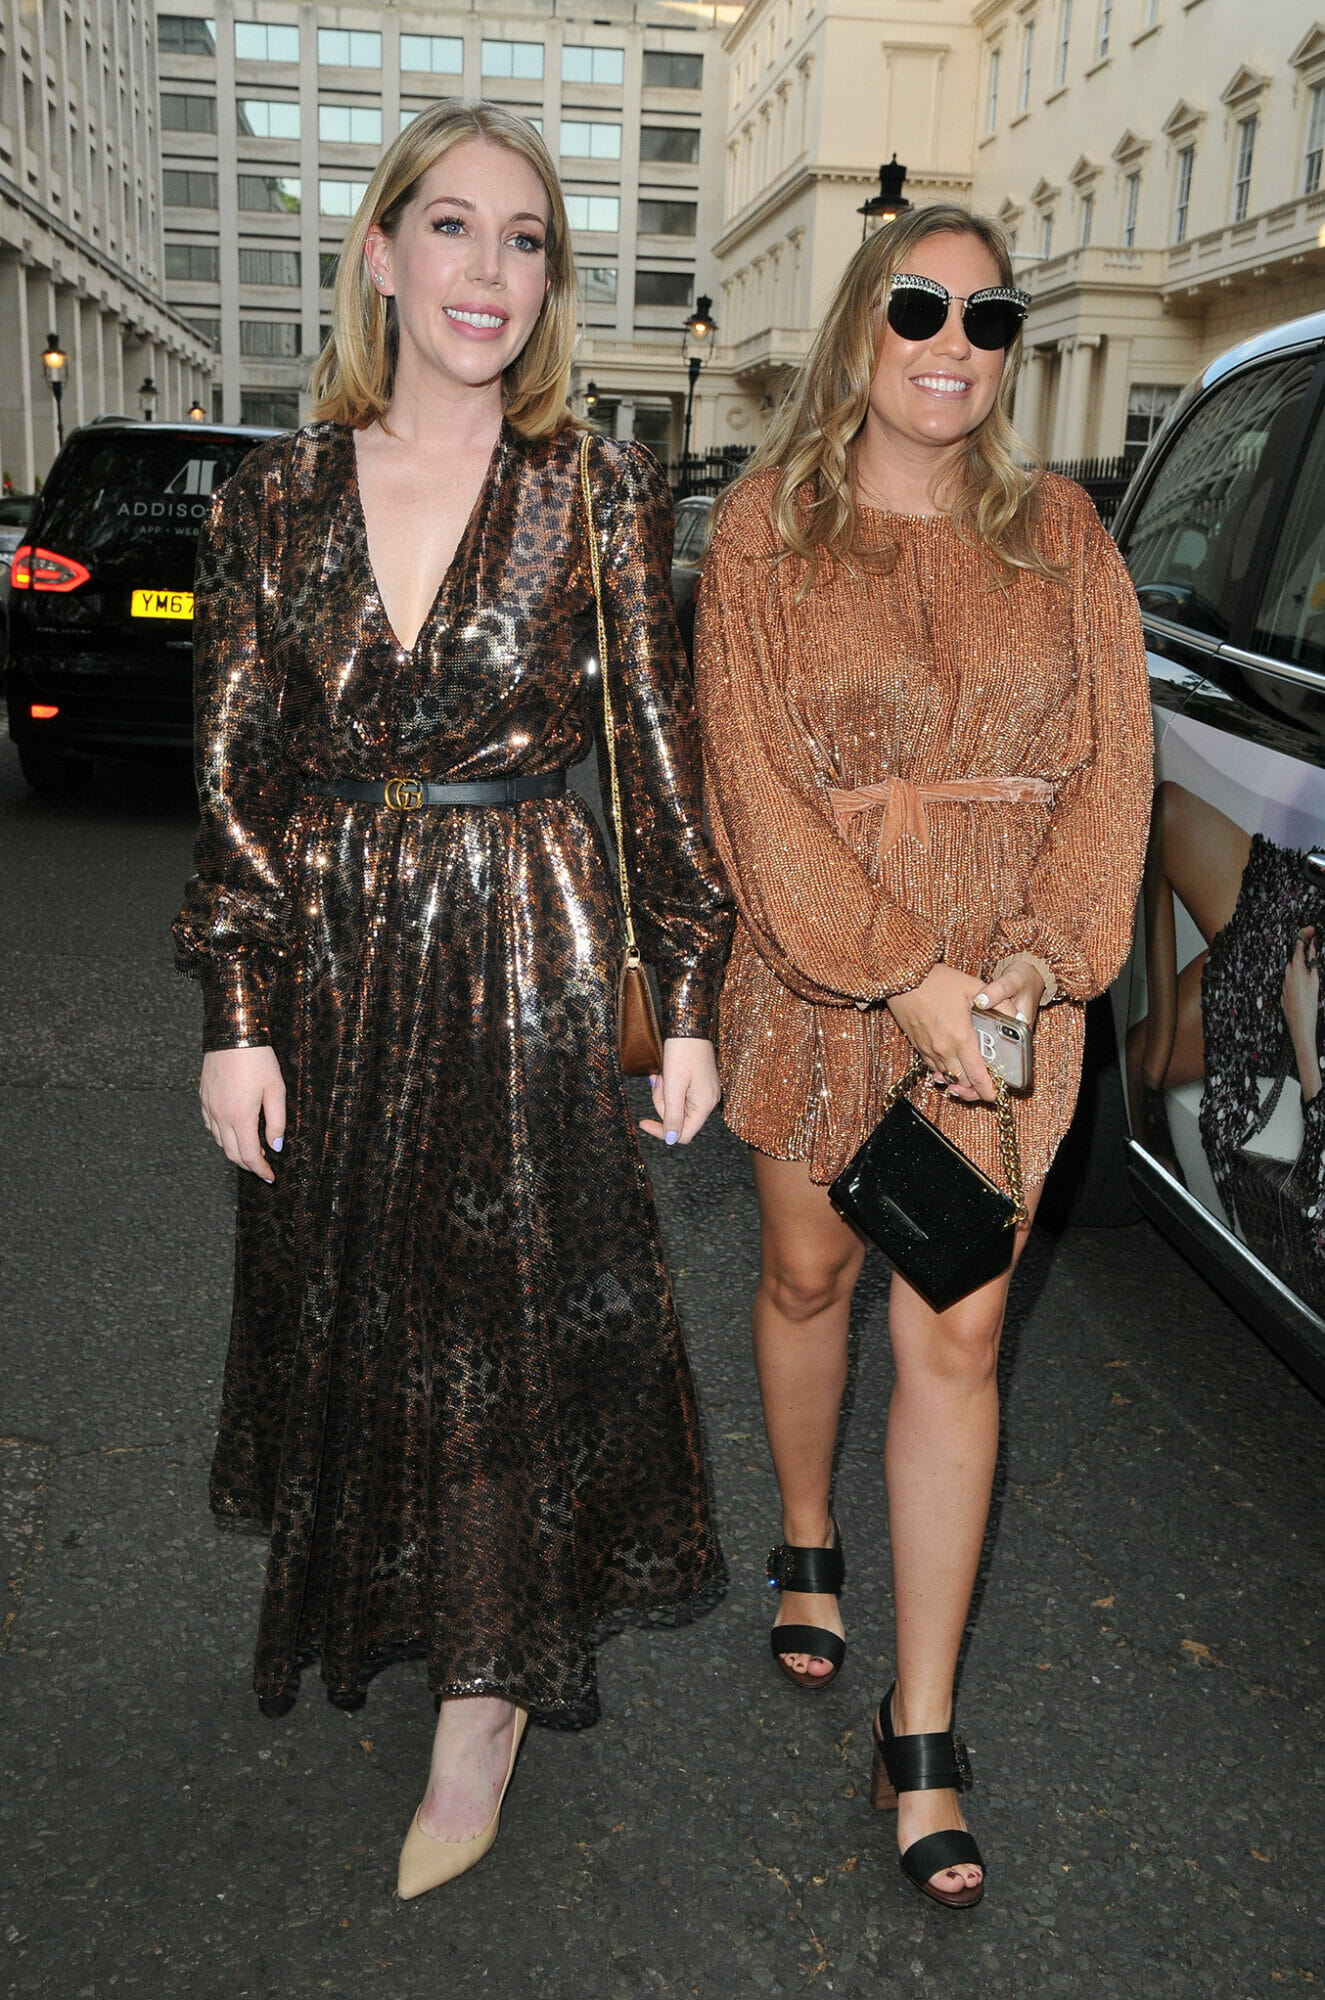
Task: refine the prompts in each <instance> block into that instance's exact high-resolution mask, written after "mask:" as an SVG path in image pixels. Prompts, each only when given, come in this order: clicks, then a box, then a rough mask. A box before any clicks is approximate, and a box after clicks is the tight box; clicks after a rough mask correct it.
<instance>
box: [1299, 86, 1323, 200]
mask: <svg viewBox="0 0 1325 2000" xmlns="http://www.w3.org/2000/svg"><path fill="white" fill-rule="evenodd" d="M1309 104H1310V109H1309V110H1308V112H1307V152H1306V158H1305V159H1304V160H1303V162H1302V192H1303V194H1315V193H1316V192H1317V190H1318V188H1319V187H1320V161H1321V154H1322V152H1325V83H1313V84H1312V86H1311V97H1310V100H1309Z"/></svg>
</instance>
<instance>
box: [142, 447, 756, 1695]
mask: <svg viewBox="0 0 1325 2000" xmlns="http://www.w3.org/2000/svg"><path fill="white" fill-rule="evenodd" d="M576 443H577V441H576V438H575V437H574V435H573V434H569V433H568V434H565V435H563V436H562V437H560V438H557V439H553V440H550V441H548V440H545V441H541V442H534V441H531V440H528V439H525V438H522V437H521V436H520V435H519V434H517V433H516V432H515V431H514V430H512V429H511V428H510V426H509V425H508V426H506V427H504V429H503V431H502V434H501V437H500V439H499V442H498V444H497V446H496V449H495V451H494V454H493V458H492V462H491V464H490V467H489V469H488V473H487V477H486V480H485V483H484V486H483V489H482V492H481V494H480V496H479V499H478V501H477V503H476V505H475V508H474V512H473V515H472V517H471V519H470V522H469V525H468V527H467V529H466V531H465V534H464V536H463V538H462V540H461V543H460V546H459V548H458V550H457V552H456V555H455V558H454V560H453V562H452V565H451V568H450V570H449V572H448V574H447V576H446V578H445V579H444V581H443V583H442V585H441V588H440V589H439V591H438V594H437V598H436V600H435V602H434V604H433V607H432V609H431V611H430V613H429V615H428V617H427V618H426V619H425V621H424V625H423V628H422V630H421V631H420V633H419V636H418V639H417V641H416V643H415V645H414V646H413V648H412V649H411V650H409V651H406V650H405V648H403V647H402V646H401V645H400V644H399V643H398V642H397V640H396V638H395V635H394V634H393V633H392V631H391V629H390V626H389V625H388V623H387V619H386V615H385V612H384V610H383V606H382V599H381V596H380V593H379V591H378V589H377V586H376V582H375V579H374V576H373V572H372V567H371V564H370V561H369V556H368V544H367V534H366V530H365V527H364V519H363V513H362V509H361V506H360V502H359V494H358V481H357V476H356V470H355V455H354V442H353V436H352V434H351V433H350V432H349V431H348V430H345V429H342V428H339V427H337V426H334V425H329V424H320V425H312V426H310V427H308V428H306V429H304V430H302V431H300V432H298V433H295V434H294V435H291V436H286V437H281V438H276V439H273V440H271V441H270V442H268V443H266V444H264V445H262V446H261V447H259V448H258V449H257V450H255V451H254V452H253V453H252V454H251V455H250V456H249V458H248V459H247V460H246V461H245V462H244V465H243V466H242V468H241V469H240V471H239V472H238V473H237V474H236V475H235V477H234V478H233V479H232V480H231V481H230V482H229V484H228V485H227V486H226V487H225V488H224V489H223V490H222V492H221V493H220V494H219V495H218V496H217V500H216V503H215V506H214V510H213V514H212V519H211V524H210V527H209V529H208V531H207V533H206V534H205V535H204V537H203V542H202V548H201V552H200V557H199V568H198V578H197V620H196V649H197V663H198V664H197V739H198V772H199V792H200V799H201V806H202V827H201V833H200V835H199V840H198V846H197V852H196V867H197V873H196V875H195V876H194V877H193V879H192V880H191V882H190V884H189V888H188V892H187V899H186V902H185V906H184V909H183V911H182V913H181V915H180V917H179V920H178V922H177V924H176V926H175V936H176V942H177V947H178V952H179V961H180V964H181V967H182V968H183V969H184V970H185V971H186V972H189V973H190V974H192V975H193V976H194V977H196V978H197V979H198V980H200V982H201V984H202V989H203V995H204V1003H205V1046H206V1047H207V1048H208V1049H231V1048H243V1047H255V1046H262V1045H270V1046H271V1047H272V1048H274V1049H275V1051H276V1053H277V1055H278V1057H279V1060H280V1064H281V1069H282V1073H283V1075H284V1078H285V1082H286V1087H287V1093H288V1112H287V1115H288V1128H287V1136H286V1140H285V1145H284V1149H283V1151H282V1152H281V1154H280V1155H279V1156H277V1157H275V1158H274V1160H273V1165H274V1167H275V1171H276V1182H275V1185H274V1186H272V1187H269V1186H267V1185H266V1184H265V1183H263V1182H261V1181H259V1180H258V1179H257V1178H256V1177H255V1176H253V1175H250V1174H247V1173H241V1174H240V1175H239V1177H238V1179H239V1212H238V1234H237V1255H236V1267H235V1290H234V1318H233V1325H232V1329H231V1339H230V1349H229V1355H228V1359H227V1362H226V1369H225V1381H224V1389H223V1394H222V1404H221V1416H220V1427H219V1440H218V1444H217V1449H216V1456H215V1462H214V1465H213V1469H212V1482H211V1503H212V1507H213V1510H214V1512H215V1513H216V1514H217V1515H218V1516H219V1517H220V1518H221V1519H222V1520H224V1521H227V1522H232V1523H236V1524H238V1523H252V1524H256V1525H258V1526H260V1527H261V1528H263V1529H265V1530H267V1531H268V1532H269V1534H270V1538H271V1554H270V1560H269V1563H268V1567H267V1579H266V1587H265V1591H264V1596H263V1603H262V1612H261V1621H260V1628H259V1636H258V1646H257V1666H256V1674H255V1687H256V1689H257V1692H258V1694H259V1696H260V1697H261V1698H262V1700H263V1702H264V1705H266V1706H268V1707H270V1708H274V1709H280V1708H281V1707H282V1706H284V1705H288V1703H289V1701H290V1700H292V1699H293V1695H294V1691H295V1688H296V1685H297V1680H298V1675H299V1672H300V1669H301V1668H302V1667H303V1666H305V1665H307V1664H308V1663H309V1662H311V1661H312V1660H314V1659H318V1660H320V1663H321V1673H322V1678H323V1680H324V1681H325V1683H326V1685H327V1689H328V1692H329V1694H330V1696H331V1699H332V1700H333V1701H335V1702H337V1703H339V1704H342V1705H346V1706H350V1705H354V1704H355V1703H357V1701H358V1700H360V1699H361V1698H362V1694H363V1692H364V1689H365V1686H366V1683H367V1681H368V1679H369V1677H370V1676H371V1675H372V1674H373V1673H374V1672H375V1671H376V1670H377V1669H378V1668H379V1667H381V1666H382V1665H384V1664H385V1663H386V1662H388V1661H390V1660H394V1659H400V1658H403V1657H412V1656H423V1657H426V1659H427V1662H428V1678H429V1683H430V1685H431V1687H432V1688H433V1690H434V1692H437V1693H441V1694H467V1693H469V1694H475V1693H484V1694H494V1695H502V1696H506V1697H508V1698H512V1699H515V1700H517V1701H520V1702H523V1703H526V1704H527V1705H528V1707H529V1709H530V1712H531V1714H532V1716H533V1717H534V1718H535V1719H536V1720H540V1721H542V1722H544V1723H548V1724H552V1725H554V1726H559V1727H566V1728H573V1727H579V1726H582V1725H584V1724H586V1723H589V1722H592V1721H593V1720H594V1718H595V1716H596V1714H597V1694H596V1684H595V1674H594V1649H595V1644H596V1641H597V1639H598V1638H599V1637H601V1636H602V1634H603V1632H604V1631H606V1630H608V1629H611V1628H612V1627H613V1626H615V1625H617V1624H620V1623H623V1622H626V1621H628V1620H630V1619H637V1618H658V1617H662V1618H666V1619H670V1620H679V1619H683V1618H685V1617H687V1616H690V1615H693V1614H694V1613H695V1612H697V1611H699V1610H702V1609H704V1608H706V1607H707V1605H708V1604H710V1603H711V1602H713V1601H714V1600H715V1599H716V1598H717V1596H718V1595H719V1594H720V1592H721V1588H722V1582H723V1569H722V1558H721V1554H720V1552H719V1549H718V1546H717V1542H716V1538H715V1535H714V1531H713V1527H712V1523H711V1520H710V1513H709V1500H708V1490H707V1481H706V1474H705V1466H704V1459H703V1452H702V1446H701V1439H700V1431H699V1423H698V1418H697V1412H696V1405H695V1396H694V1388H693V1384H692V1382H691V1378H690V1372H689V1367H688V1364H687V1361H686V1356H685V1350H684V1346H683V1344H682V1339H681V1334H680V1329H679V1327H678V1324H677V1320H676V1314H675V1310H674V1307H673V1303H672V1296H671V1291H670V1288H669V1285H668V1280H667V1274H666V1270H665V1268H664V1263H663V1253H662V1246H661V1242H660V1239H659V1233H658V1225H657V1220H656V1216H655V1212H654V1206H653V1200H652V1196H651V1193H650V1189H649V1185H648V1181H647V1178H646V1176H645V1172H644V1167H643V1163H642V1160H641V1156H640V1149H639V1144H638V1141H637V1139H636V1136H635V1131H634V1126H633V1123H632V1116H631V1111H630V1106H629V1103H628V1101H627V1097H626V1093H625V1089H624V1086H623V1083H622V1079H621V1075H620V1072H619V1069H618V1065H617V1060H616V1052H615V1023H614V1013H615V976H616V971H617V968H618V966H619V963H620V957H621V948H622V947H621V929H620V918H619V916H618V913H617V910H616V906H615V902H614V896H613V889H612V882H611V873H610V868H609V863H608V858H607V854H606V851H605V848H604V844H603V841H602V838H601V836H600V834H599V832H598V828H597V825H596V822H595V821H594V819H593V817H592V815H591V813H590V811H589V809H588V808H587V806H585V804H584V803H583V802H582V801H581V800H580V798H579V797H578V796H576V795H575V793H573V792H568V793H566V794H565V795H564V796H560V797H553V798H549V799H534V800H527V801H525V802H523V803H521V804H518V805H514V806H500V807H490V808H488V807H484V808H478V809H475V808H441V809H429V808H425V809H423V810H418V811H412V812H398V811H392V810H390V809H389V808H387V807H385V806H376V805H369V804H359V803H350V802H346V801H342V800H337V799H332V798H326V797H320V796H314V795H311V794H310V792H309V790H308V787H309V784H310V783H313V782H327V781H331V780H335V779H342V780H347V779H350V780H357V779H372V780H379V779H383V778H387V777H391V776H395V775H408V776H411V777H417V778H424V779H429V780H433V781H439V782H444V781H456V780H462V779H483V778H495V777H502V776H506V775H509V774H516V773H519V774H526V775H534V774H539V773H545V772H550V771H557V770H560V769H562V768H563V767H566V766H569V765H571V764H574V763H575V762H576V761H577V760H578V759H579V758H580V757H581V756H582V755H584V754H587V751H588V749H589V747H590V743H591V739H592V736H593V734H594V733H595V731H594V713H595V701H594V690H595V688H596V686H597V683H596V682H590V683H589V684H588V685H587V686H586V682H585V676H584V673H583V671H582V667H581V664H580V662H581V660H582V657H583V655H582V652H581V650H580V648H579V646H578V644H577V637H578V633H579V631H580V630H581V629H582V628H581V626H580V624H579V620H580V619H581V617H582V615H583V614H585V613H587V612H588V611H589V609H590V607H591V604H592V594H591V593H592V584H591V578H590V570H589V562H588V553H587V545H586V539H585V532H584V528H583V523H582V516H581V512H580V501H579V492H578V480H577V449H576ZM592 470H593V478H594V485H595V494H596V509H597V516H598V520H597V527H598V534H599V536H600V540H601V544H602V566H603V579H604V594H605V603H606V610H607V618H608V631H609V636H610V640H611V647H612V660H611V666H612V673H613V692H614V696H615V704H616V708H617V736H618V759H619V764H620V773H621V785H622V792H623V798H624V806H625V821H626V827H627V859H628V863H629V867H630V872H631V881H632V889H633V892H634V900H635V902H636V905H637V911H636V923H637V929H638V931H639V933H640V942H641V946H642V948H643V949H644V951H645V954H646V956H647V957H649V958H650V959H651V960H652V962H653V964H654V967H655V969H656V971H657V973H658V978H659V987H660V994H661V1000H662V1012H663V1027H664V1032H665V1033H668V1034H673V1035H702V1036H707V1035H710V1034H711V1033H712V1029H713V1019H714V1010H715V1004H716V995H717V989H718V985H719V982H720V979H721V974H722V969H723V964H724V961H725V957H726V952H727V947H728V942H729V932H730V920H731V919H730V910H729V906H728V902H727V898H726V894H725V891H724V888H723V886H722V881H721V877H720V874H719V872H718V870H717V868H716V866H715V863H714V860H713V857H712V854H711V851H710V849H709V847H708V844H707V841H706V838H705V835H704V831H703V825H702V817H701V812H700V807H699V781H698V751H697V741H696V733H695V725H694V720H693V710H692V697H691V693H690V688H689V683H688V677H687V675H686V673H685V669H684V656H683V655H682V654H681V652H680V649H679V645H678V642H677V638H676V628H675V623H674V620H673V616H672V607H671V597H670V590H669V562H670V521H671V510H670V501H669V499H668V496H667V489H666V487H665V485H664V483H663V481H662V478H661V474H660V473H659V471H658V468H657V467H656V465H655V463H654V461H653V460H652V459H651V458H650V456H649V455H648V453H646V452H645V451H643V450H642V449H641V448H639V447H637V446H633V445H624V446H621V445H615V444H610V443H607V442H602V443H599V444H596V445H595V447H594V451H593V455H592ZM599 748H600V756H601V749H602V746H601V744H600V746H599Z"/></svg>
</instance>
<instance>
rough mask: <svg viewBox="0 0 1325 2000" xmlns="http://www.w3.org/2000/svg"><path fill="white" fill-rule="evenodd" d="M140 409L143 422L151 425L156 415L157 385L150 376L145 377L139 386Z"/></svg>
mask: <svg viewBox="0 0 1325 2000" xmlns="http://www.w3.org/2000/svg"><path fill="white" fill-rule="evenodd" d="M138 407H139V408H140V409H141V411H142V413H143V422H144V423H145V424H150V423H151V421H152V419H153V417H154V416H155V415H156V383H155V382H154V381H153V380H152V378H151V376H150V375H144V377H143V379H142V381H141V382H140V383H139V385H138Z"/></svg>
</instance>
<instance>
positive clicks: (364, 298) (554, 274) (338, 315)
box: [312, 103, 579, 438]
mask: <svg viewBox="0 0 1325 2000" xmlns="http://www.w3.org/2000/svg"><path fill="white" fill-rule="evenodd" d="M466 139H486V140H487V141H488V143H489V144H490V145H494V146H504V147H506V149H507V150H508V151H509V152H512V153H519V154H520V155H521V156H522V157H523V158H524V159H526V160H528V162H529V164H530V166H531V167H532V168H533V169H534V172H535V173H536V174H537V175H538V178H539V180H540V181H541V182H542V184H543V190H544V193H545V194H546V195H547V200H548V229H547V241H546V245H545V254H546V257H547V274H548V277H549V278H550V279H551V280H552V283H551V287H550V289H549V291H548V294H547V297H546V299H545V300H544V302H543V309H542V311H541V312H540V314H539V316H538V320H537V323H536V325H535V327H534V330H533V332H532V334H531V335H530V336H529V339H528V340H527V341H526V343H525V345H524V347H523V348H522V349H521V351H520V353H519V354H518V355H517V356H516V358H515V360H514V361H513V362H512V363H511V365H510V367H509V368H508V369H507V370H506V375H505V379H504V381H503V384H502V398H503V402H504V405H505V411H506V416H507V418H508V419H509V420H510V422H511V423H512V424H513V425H514V426H515V428H516V430H518V431H521V432H523V434H524V435H525V436H526V437H531V438H540V437H555V436H556V434H557V432H558V431H561V430H564V429H566V428H567V427H568V426H569V425H570V424H571V423H572V422H573V418H572V417H571V414H570V411H569V410H568V408H567V407H566V392H567V389H568V388H569V386H570V368H571V354H572V351H573V349H574V345H575V335H576V329H577V324H578V314H579V305H578V299H577V294H576V287H575V261H574V258H573V256H572V254H571V242H570V227H569V225H568V223H567V220H566V204H565V202H564V201H563V199H562V194H561V183H560V182H559V180H558V179H557V170H556V167H555V166H554V165H553V162H552V156H551V154H550V153H549V152H548V149H547V147H546V146H545V145H544V144H543V140H542V137H541V136H540V134H539V133H538V132H536V131H535V129H534V127H533V126H532V125H531V124H530V123H529V121H528V120H527V119H525V118H521V117H518V116H517V115H516V113H515V112H513V111H507V110H505V109H504V108H503V107H502V106H501V105H500V104H487V103H478V104H449V103H448V104H434V105H433V106H432V107H431V108H430V109H429V110H427V111H424V112H422V113H420V115H419V117H417V118H416V119H415V120H414V121H413V123H412V124H410V125H407V126H406V127H405V129H404V131H403V132H402V133H401V134H400V136H399V137H398V138H397V139H395V140H394V141H393V142H392V144H391V145H390V146H388V148H387V150H386V152H385V153H384V154H383V155H382V158H381V161H380V162H379V164H378V168H377V171H376V173H375V174H374V175H373V178H372V179H371V180H370V181H369V183H368V186H367V188H366V189H365V191H364V197H363V200H362V201H361V202H360V203H359V207H358V210H357V212H356V214H355V217H354V220H353V222H351V224H350V226H349V229H348V230H347V231H346V234H345V241H344V244H343V245H342V247H341V253H340V268H339V270H338V271H337V273H336V292H335V300H334V303H333V306H332V312H331V332H330V334H329V335H328V336H327V340H326V344H325V345H324V347H323V349H322V352H321V353H320V354H319V355H318V358H317V364H316V366H315V367H314V369H313V380H312V393H313V399H314V400H313V418H314V421H315V422H316V421H320V420H330V421H331V422H332V423H338V424H349V425H351V426H353V428H354V429H356V430H362V429H363V428H364V426H365V425H367V424H371V423H373V422H375V421H376V420H377V419H379V418H382V417H384V416H385V414H386V411H387V408H388V406H389V404H390V401H391V392H392V388H393V386H394V383H395V373H396V359H397V354H398V352H399V328H398V323H397V319H396V302H395V300H394V299H393V298H390V297H385V298H384V297H383V295H382V294H381V292H379V291H378V290H377V289H376V287H375V286H374V285H373V283H372V280H371V278H370V277H369V274H368V267H367V264H366V262H365V260H364V244H365V242H366V241H367V237H368V232H369V230H370V229H372V228H373V227H374V226H376V227H377V228H378V229H380V230H381V231H382V233H383V235H384V236H393V235H394V234H395V232H396V230H397V229H398V228H399V226H400V219H401V216H402V215H403V213H404V211H405V209H406V207H407V206H408V204H409V203H410V202H411V201H412V200H413V198H414V196H415V194H416V193H417V192H418V185H419V182H420V180H421V179H422V177H423V176H424V174H426V173H427V171H428V169H429V168H430V167H433V166H435V165H436V164H437V162H438V160H440V159H444V158H445V156H446V155H447V154H448V153H449V152H450V151H451V149H452V147H454V146H458V145H461V144H462V143H463V142H464V141H465V140H466Z"/></svg>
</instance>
